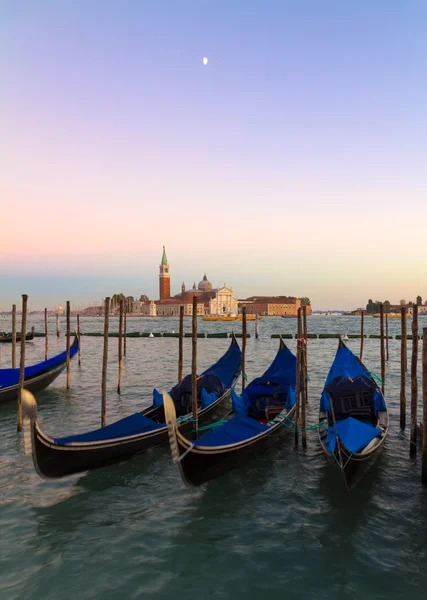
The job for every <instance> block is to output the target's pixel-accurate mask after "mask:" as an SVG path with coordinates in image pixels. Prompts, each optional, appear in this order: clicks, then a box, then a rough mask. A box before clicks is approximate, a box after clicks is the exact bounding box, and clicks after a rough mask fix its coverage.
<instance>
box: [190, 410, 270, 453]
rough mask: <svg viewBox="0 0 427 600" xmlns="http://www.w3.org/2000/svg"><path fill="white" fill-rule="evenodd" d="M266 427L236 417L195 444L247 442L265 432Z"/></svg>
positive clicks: (209, 444)
mask: <svg viewBox="0 0 427 600" xmlns="http://www.w3.org/2000/svg"><path fill="white" fill-rule="evenodd" d="M268 429H269V426H268V425H265V424H264V423H258V421H255V419H251V418H250V417H244V416H242V415H236V416H235V417H233V418H232V419H230V420H229V421H227V423H224V425H220V426H219V427H216V428H215V429H211V430H210V431H208V432H207V433H206V434H205V435H204V436H203V437H201V438H200V439H199V440H198V441H197V442H196V446H226V445H228V444H235V443H237V442H242V441H244V440H248V439H250V438H252V437H254V436H255V435H258V434H260V433H262V432H263V431H267V430H268Z"/></svg>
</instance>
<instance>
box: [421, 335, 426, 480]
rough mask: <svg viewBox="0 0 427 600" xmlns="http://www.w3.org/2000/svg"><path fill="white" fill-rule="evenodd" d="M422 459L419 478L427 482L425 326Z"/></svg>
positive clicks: (424, 345)
mask: <svg viewBox="0 0 427 600" xmlns="http://www.w3.org/2000/svg"><path fill="white" fill-rule="evenodd" d="M422 373H423V460H422V476H421V480H422V482H423V483H425V484H427V327H424V328H423V371H422Z"/></svg>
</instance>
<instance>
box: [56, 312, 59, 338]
mask: <svg viewBox="0 0 427 600" xmlns="http://www.w3.org/2000/svg"><path fill="white" fill-rule="evenodd" d="M56 337H59V312H57V313H56Z"/></svg>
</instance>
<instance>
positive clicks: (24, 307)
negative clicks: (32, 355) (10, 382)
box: [16, 294, 28, 431]
mask: <svg viewBox="0 0 427 600" xmlns="http://www.w3.org/2000/svg"><path fill="white" fill-rule="evenodd" d="M27 301H28V296H27V294H22V322H21V356H20V360H19V388H18V418H17V423H16V429H17V431H22V390H23V389H24V380H25V336H26V334H27Z"/></svg>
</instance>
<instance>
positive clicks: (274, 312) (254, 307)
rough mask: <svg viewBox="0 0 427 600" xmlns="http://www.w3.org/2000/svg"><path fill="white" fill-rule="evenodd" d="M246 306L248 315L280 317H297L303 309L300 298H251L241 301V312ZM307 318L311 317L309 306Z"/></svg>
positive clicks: (308, 306) (309, 307)
mask: <svg viewBox="0 0 427 600" xmlns="http://www.w3.org/2000/svg"><path fill="white" fill-rule="evenodd" d="M243 306H246V313H247V314H252V315H255V314H257V313H258V314H259V315H268V316H280V317H286V316H290V317H296V316H297V314H298V309H299V308H300V307H301V300H300V298H294V297H288V296H251V297H250V298H247V299H246V300H239V312H240V313H241V312H242V308H243ZM306 310H307V316H310V315H311V312H312V311H311V306H310V305H307V309H306Z"/></svg>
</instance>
